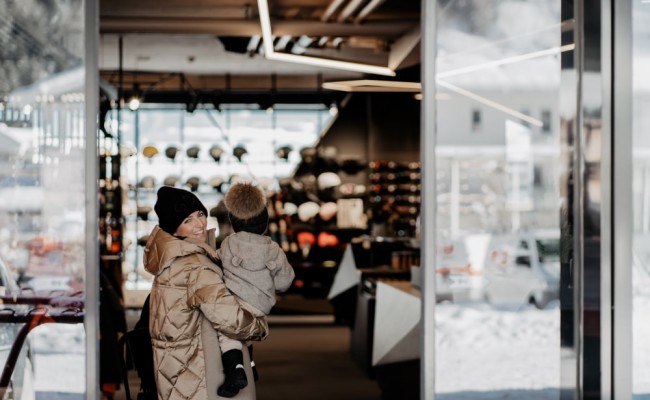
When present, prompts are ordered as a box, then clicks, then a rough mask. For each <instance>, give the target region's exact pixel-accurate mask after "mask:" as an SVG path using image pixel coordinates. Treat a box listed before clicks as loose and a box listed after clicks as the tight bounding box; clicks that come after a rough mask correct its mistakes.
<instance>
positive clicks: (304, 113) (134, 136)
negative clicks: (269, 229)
mask: <svg viewBox="0 0 650 400" xmlns="http://www.w3.org/2000/svg"><path fill="white" fill-rule="evenodd" d="M116 114H117V111H113V112H111V113H109V116H108V126H112V127H113V128H116V124H117V122H116V121H117V115H116ZM335 115H336V113H335V112H334V110H329V109H327V108H324V107H323V106H322V105H289V104H278V105H276V106H275V108H274V109H269V110H260V109H250V107H249V106H246V105H241V106H237V105H225V104H224V105H221V111H217V110H215V109H212V108H203V106H200V107H198V108H197V109H196V110H195V111H194V112H192V113H188V112H186V109H185V107H182V108H179V106H163V105H151V104H146V105H142V106H141V107H140V108H139V109H138V111H137V112H134V111H130V110H128V109H124V110H122V111H121V116H120V119H121V137H122V143H123V145H122V154H123V157H125V158H124V160H123V161H122V171H123V174H124V175H125V176H126V177H127V181H128V182H129V185H128V186H129V188H130V189H131V190H129V192H128V201H127V203H126V210H125V215H126V216H127V218H126V223H127V226H126V230H125V239H126V243H132V244H133V245H130V246H128V247H127V249H126V254H125V265H124V268H123V270H124V271H129V272H128V276H127V279H126V282H125V288H126V290H127V293H126V299H127V301H129V299H130V298H133V297H131V296H129V293H128V292H129V291H132V290H146V291H147V292H148V291H149V289H150V287H151V280H152V278H153V277H152V276H151V274H149V273H148V272H146V271H145V270H144V268H143V266H142V251H143V245H144V243H145V241H144V238H145V237H146V235H148V234H149V232H151V229H152V228H153V227H154V225H155V224H156V223H157V220H156V216H155V212H154V211H153V205H154V204H155V201H156V191H157V189H158V188H159V187H160V186H162V185H172V186H177V187H181V186H183V187H187V188H189V189H191V190H194V191H195V192H196V194H197V196H198V197H199V198H200V199H201V201H202V202H203V203H204V204H205V205H206V207H208V208H209V209H210V208H216V206H217V204H218V203H219V201H220V200H221V198H222V194H223V193H224V192H225V191H226V190H227V189H228V185H229V184H230V182H232V180H233V179H238V177H244V178H248V177H253V178H254V179H255V180H256V181H257V182H258V183H260V184H261V185H264V186H269V187H270V188H276V189H277V188H278V187H279V186H278V181H279V180H280V179H282V178H286V177H288V176H290V175H291V174H292V173H293V171H294V170H295V169H296V167H297V165H298V163H299V162H300V161H301V160H302V158H301V153H300V150H301V149H303V148H305V147H312V146H313V145H314V144H315V143H316V142H317V141H318V139H319V138H320V135H321V132H322V131H323V130H324V129H325V128H326V126H327V124H328V123H329V122H330V121H331V119H332V118H333V117H334V116H335ZM208 227H209V228H212V227H216V228H218V227H219V225H218V221H217V219H216V218H215V217H214V215H211V217H210V219H209V222H208ZM131 294H133V293H131ZM139 300H143V298H140V297H136V298H135V299H134V301H139Z"/></svg>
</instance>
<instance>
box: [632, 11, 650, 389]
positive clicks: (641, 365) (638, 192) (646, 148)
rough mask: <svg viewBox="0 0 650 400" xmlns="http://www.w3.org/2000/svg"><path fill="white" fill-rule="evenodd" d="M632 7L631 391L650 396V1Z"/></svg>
mask: <svg viewBox="0 0 650 400" xmlns="http://www.w3.org/2000/svg"><path fill="white" fill-rule="evenodd" d="M632 4H633V8H632V12H633V14H632V29H633V30H632V32H633V47H632V51H633V53H632V56H633V59H632V71H633V74H632V88H634V89H633V107H632V112H633V115H632V128H633V137H632V140H633V147H632V149H633V166H632V168H633V184H632V187H633V221H634V240H633V258H632V262H633V264H632V265H633V270H632V285H633V291H632V293H633V297H632V310H633V313H632V326H633V332H632V337H633V341H632V343H633V344H632V354H633V360H632V361H633V364H632V365H633V375H632V377H633V378H632V379H633V381H632V392H633V394H634V398H635V399H644V398H647V397H648V396H650V345H649V344H648V337H649V335H650V323H649V321H650V319H648V312H649V311H650V135H648V132H649V129H650V114H648V106H650V79H648V72H647V71H648V67H649V62H650V3H648V2H646V1H634V2H633V3H632Z"/></svg>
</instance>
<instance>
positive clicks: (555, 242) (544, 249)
mask: <svg viewBox="0 0 650 400" xmlns="http://www.w3.org/2000/svg"><path fill="white" fill-rule="evenodd" d="M536 243H537V253H538V254H539V261H540V262H543V263H550V262H559V261H560V239H537V240H536Z"/></svg>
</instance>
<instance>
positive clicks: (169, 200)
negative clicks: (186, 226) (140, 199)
mask: <svg viewBox="0 0 650 400" xmlns="http://www.w3.org/2000/svg"><path fill="white" fill-rule="evenodd" d="M153 208H154V210H155V211H156V215H158V225H160V228H161V229H162V230H163V231H165V232H167V233H171V234H172V235H173V234H174V233H175V232H176V229H178V227H179V226H180V224H181V222H183V220H184V219H185V218H187V217H188V216H189V215H190V214H192V213H193V212H195V211H203V213H204V214H205V215H206V216H207V215H208V210H207V209H206V208H205V206H204V205H203V204H202V203H201V201H200V200H199V199H198V197H196V196H195V195H194V193H192V192H190V191H188V190H184V189H177V188H174V187H171V186H162V187H161V188H160V189H158V199H157V200H156V205H155V206H154V207H153Z"/></svg>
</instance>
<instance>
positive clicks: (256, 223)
mask: <svg viewBox="0 0 650 400" xmlns="http://www.w3.org/2000/svg"><path fill="white" fill-rule="evenodd" d="M223 200H224V203H225V205H226V208H227V209H228V218H229V219H230V225H232V229H233V230H234V231H235V232H242V231H243V232H249V233H256V234H258V235H261V234H263V233H264V232H265V231H266V228H267V226H268V224H269V212H268V211H267V209H266V197H265V196H264V193H263V192H262V191H261V190H260V189H258V188H257V187H255V186H253V185H252V184H250V183H237V184H235V185H233V186H232V187H231V188H230V189H228V192H227V193H226V196H225V197H224V199H223Z"/></svg>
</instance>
